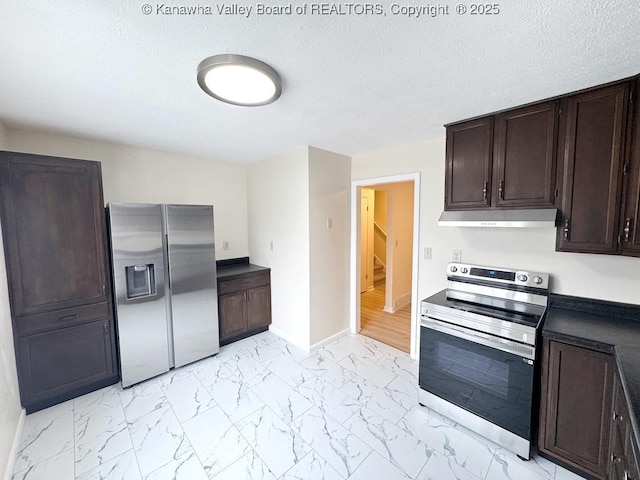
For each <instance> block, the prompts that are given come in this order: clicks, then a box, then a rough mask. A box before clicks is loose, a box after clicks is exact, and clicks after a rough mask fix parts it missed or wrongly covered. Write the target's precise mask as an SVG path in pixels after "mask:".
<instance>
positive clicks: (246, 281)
mask: <svg viewBox="0 0 640 480" xmlns="http://www.w3.org/2000/svg"><path fill="white" fill-rule="evenodd" d="M263 285H269V273H260V274H258V275H247V276H246V277H240V278H235V279H233V280H221V281H219V282H218V295H224V294H225V293H231V292H237V291H238V290H248V289H250V288H255V287H261V286H263Z"/></svg>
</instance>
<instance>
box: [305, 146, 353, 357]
mask: <svg viewBox="0 0 640 480" xmlns="http://www.w3.org/2000/svg"><path fill="white" fill-rule="evenodd" d="M350 178H351V158H350V157H346V156H344V155H339V154H337V153H333V152H328V151H326V150H320V149H318V148H314V147H309V247H310V248H309V259H310V283H309V285H310V322H311V331H310V343H311V345H312V346H313V345H314V344H316V343H319V342H321V341H323V340H325V339H327V338H329V337H331V336H332V335H335V334H337V333H340V332H342V331H344V330H347V329H348V328H349V221H350V219H349V190H350V186H351V181H350ZM329 219H330V220H331V224H332V226H331V228H328V226H327V221H328V220H329Z"/></svg>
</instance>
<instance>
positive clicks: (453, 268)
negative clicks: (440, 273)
mask: <svg viewBox="0 0 640 480" xmlns="http://www.w3.org/2000/svg"><path fill="white" fill-rule="evenodd" d="M449 271H450V272H452V273H456V272H457V271H458V267H456V266H454V265H451V268H449Z"/></svg>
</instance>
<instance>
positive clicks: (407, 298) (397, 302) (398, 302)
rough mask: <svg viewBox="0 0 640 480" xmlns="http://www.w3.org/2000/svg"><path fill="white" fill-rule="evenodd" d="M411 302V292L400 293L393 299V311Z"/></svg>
mask: <svg viewBox="0 0 640 480" xmlns="http://www.w3.org/2000/svg"><path fill="white" fill-rule="evenodd" d="M410 303H411V292H407V293H405V294H404V295H400V296H399V297H398V298H395V299H394V300H393V309H394V311H396V312H397V311H398V310H400V309H401V308H402V307H406V306H407V305H409V304H410Z"/></svg>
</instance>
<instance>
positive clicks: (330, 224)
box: [327, 218, 333, 228]
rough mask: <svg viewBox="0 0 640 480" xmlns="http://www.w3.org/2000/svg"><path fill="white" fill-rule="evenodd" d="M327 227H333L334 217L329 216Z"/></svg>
mask: <svg viewBox="0 0 640 480" xmlns="http://www.w3.org/2000/svg"><path fill="white" fill-rule="evenodd" d="M327 228H333V219H332V218H327Z"/></svg>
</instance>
